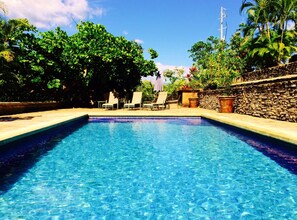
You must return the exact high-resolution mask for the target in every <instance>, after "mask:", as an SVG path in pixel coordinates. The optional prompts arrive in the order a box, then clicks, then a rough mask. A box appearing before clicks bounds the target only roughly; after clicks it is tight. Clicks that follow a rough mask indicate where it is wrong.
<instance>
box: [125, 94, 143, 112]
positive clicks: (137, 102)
mask: <svg viewBox="0 0 297 220" xmlns="http://www.w3.org/2000/svg"><path fill="white" fill-rule="evenodd" d="M141 99H142V92H133V97H132V101H131V103H126V104H124V108H128V109H129V108H140V107H141Z"/></svg>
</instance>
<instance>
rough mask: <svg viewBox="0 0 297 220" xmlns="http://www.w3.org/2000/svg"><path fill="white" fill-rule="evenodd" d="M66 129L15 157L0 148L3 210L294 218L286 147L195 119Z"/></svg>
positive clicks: (58, 215)
mask: <svg viewBox="0 0 297 220" xmlns="http://www.w3.org/2000/svg"><path fill="white" fill-rule="evenodd" d="M69 129H70V130H69ZM64 130H65V132H66V133H65V134H59V135H57V136H51V137H49V138H48V139H49V141H48V142H45V141H41V142H42V143H40V142H38V141H35V142H34V144H33V145H34V146H35V145H37V146H38V150H36V149H35V150H31V151H30V153H29V156H28V155H27V156H23V157H22V158H21V160H19V161H18V160H17V161H18V162H11V161H10V160H9V159H7V158H8V156H6V157H5V158H6V159H5V160H6V161H8V162H7V163H9V167H10V168H3V166H4V165H3V164H2V170H4V171H2V177H1V183H0V219H296V218H297V190H296V186H297V175H296V167H297V165H296V164H297V160H296V158H297V157H296V152H294V151H291V150H290V149H288V150H283V149H278V148H277V146H272V147H269V146H267V145H266V144H265V143H261V142H256V141H255V140H254V139H251V138H250V137H247V136H245V135H242V134H237V133H234V132H232V131H230V130H226V129H224V128H222V127H218V126H214V125H213V124H212V123H210V122H209V121H206V120H204V119H200V118H180V119H177V118H173V119H137V120H134V119H129V118H109V119H100V118H99V119H95V118H93V119H92V118H91V119H90V122H89V123H84V124H82V125H81V126H78V127H75V128H67V129H66V128H65V129H64ZM68 130H69V131H68ZM37 142H38V143H37ZM27 145H28V146H29V145H30V144H26V146H27ZM265 155H267V156H265ZM3 158H4V157H3ZM3 160H4V159H3ZM3 163H4V162H3ZM5 163H6V162H5Z"/></svg>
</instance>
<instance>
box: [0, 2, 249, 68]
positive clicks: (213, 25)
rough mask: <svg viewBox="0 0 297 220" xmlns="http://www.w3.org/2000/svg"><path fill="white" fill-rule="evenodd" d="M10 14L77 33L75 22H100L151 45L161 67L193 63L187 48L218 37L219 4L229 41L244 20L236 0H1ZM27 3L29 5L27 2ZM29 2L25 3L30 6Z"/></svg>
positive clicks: (43, 26)
mask: <svg viewBox="0 0 297 220" xmlns="http://www.w3.org/2000/svg"><path fill="white" fill-rule="evenodd" d="M2 1H3V2H4V3H5V4H6V5H7V9H8V14H7V15H8V17H27V18H28V19H29V21H30V22H31V23H32V24H34V25H36V26H37V27H38V28H39V30H41V31H46V30H50V29H54V28H55V27H56V26H61V27H62V29H63V30H65V31H67V32H68V33H69V34H73V33H75V32H76V29H75V22H74V21H76V22H79V21H80V20H84V21H86V20H90V21H92V22H94V23H100V24H103V25H104V26H105V27H106V29H107V31H109V32H110V33H112V34H113V35H115V36H125V37H126V38H127V39H129V40H136V41H138V42H139V43H141V44H142V47H143V48H144V49H145V51H147V49H149V48H153V49H155V50H156V51H157V52H158V54H159V57H158V58H157V59H156V60H155V61H156V63H157V64H158V66H159V68H160V70H161V71H162V70H164V69H166V68H173V67H185V68H186V69H188V67H190V66H191V65H192V60H191V59H190V58H189V55H190V54H189V53H188V50H189V49H190V48H191V46H192V45H193V44H194V43H196V42H198V41H201V40H202V41H205V40H206V39H207V38H208V37H209V36H212V35H213V36H217V37H219V36H220V31H219V28H220V20H219V17H220V7H221V6H222V7H224V8H225V9H226V14H227V17H226V18H225V22H226V25H227V37H226V38H227V40H228V39H229V38H230V36H231V35H232V34H233V33H234V32H235V31H236V29H237V28H238V26H239V24H240V23H242V22H244V21H245V19H244V16H241V15H240V13H239V8H240V5H241V1H240V0H215V1H214V0H209V1H207V0H38V1H36V0H21V1H20V0H2ZM29 5H30V6H29ZM28 6H29V7H28ZM145 56H146V58H148V57H149V56H148V53H147V52H145Z"/></svg>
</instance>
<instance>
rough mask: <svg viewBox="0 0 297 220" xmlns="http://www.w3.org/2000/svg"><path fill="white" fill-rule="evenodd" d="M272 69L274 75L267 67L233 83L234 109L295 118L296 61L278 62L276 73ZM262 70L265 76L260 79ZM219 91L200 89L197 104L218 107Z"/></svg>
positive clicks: (296, 118)
mask: <svg viewBox="0 0 297 220" xmlns="http://www.w3.org/2000/svg"><path fill="white" fill-rule="evenodd" d="M268 70H269V69H268ZM270 70H271V68H270ZM272 70H273V71H272V74H271V75H272V76H274V77H271V75H269V73H268V72H267V70H263V71H257V72H252V73H250V75H249V76H248V74H246V75H245V79H244V82H241V83H236V84H233V85H232V93H233V95H235V96H236V100H235V106H234V112H236V113H239V114H246V115H252V116H257V117H262V118H271V119H277V120H283V121H290V122H297V62H295V63H291V64H288V65H284V66H280V67H279V69H278V70H279V73H278V74H276V73H277V72H278V71H277V68H276V67H274V68H272ZM288 70H290V71H289V72H287V71H288ZM266 73H267V74H266ZM261 74H263V75H265V77H266V78H265V79H261V78H262V75H261ZM248 80H249V81H248ZM222 94H223V91H222V90H208V91H203V92H200V93H199V103H200V107H202V108H206V109H212V110H217V111H218V109H219V102H218V96H219V95H222Z"/></svg>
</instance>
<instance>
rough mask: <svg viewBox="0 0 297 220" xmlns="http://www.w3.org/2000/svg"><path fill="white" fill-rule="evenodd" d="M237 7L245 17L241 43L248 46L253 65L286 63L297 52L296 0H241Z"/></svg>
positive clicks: (248, 55)
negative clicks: (245, 22) (244, 13)
mask: <svg viewBox="0 0 297 220" xmlns="http://www.w3.org/2000/svg"><path fill="white" fill-rule="evenodd" d="M240 11H241V12H246V13H247V17H248V18H247V24H242V25H241V26H240V30H241V31H242V33H243V37H244V38H245V42H244V44H243V45H242V46H243V47H244V48H249V50H248V54H247V59H248V62H247V63H253V65H252V66H251V67H252V68H253V69H260V68H266V67H271V66H275V65H279V64H282V63H286V62H288V60H289V58H290V57H291V56H292V55H293V54H294V53H296V52H297V48H296V44H297V32H296V21H297V17H296V11H297V1H296V0H272V1H267V0H250V1H248V0H244V1H243V2H242V6H241V8H240ZM289 24H291V25H295V29H293V28H290V26H289ZM249 69H251V68H249Z"/></svg>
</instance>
